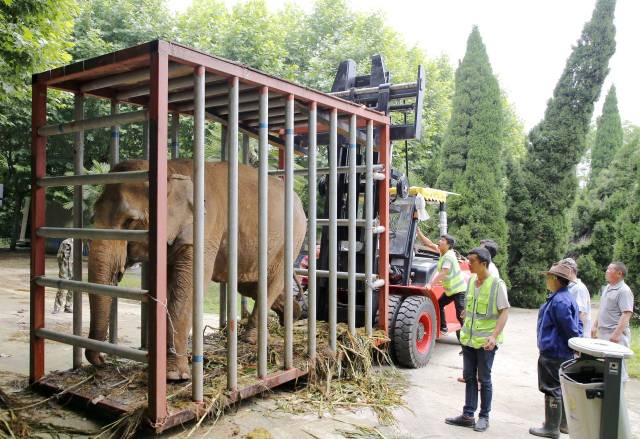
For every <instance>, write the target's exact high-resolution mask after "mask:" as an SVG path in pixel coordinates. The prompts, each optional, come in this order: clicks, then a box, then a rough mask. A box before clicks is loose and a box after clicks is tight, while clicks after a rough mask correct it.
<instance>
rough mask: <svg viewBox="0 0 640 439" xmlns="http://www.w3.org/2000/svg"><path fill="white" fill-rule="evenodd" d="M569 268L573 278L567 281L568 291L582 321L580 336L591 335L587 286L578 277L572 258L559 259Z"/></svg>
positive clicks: (589, 300)
mask: <svg viewBox="0 0 640 439" xmlns="http://www.w3.org/2000/svg"><path fill="white" fill-rule="evenodd" d="M560 263H561V264H564V265H566V266H567V267H569V268H570V269H571V273H572V274H573V278H572V279H571V282H569V292H570V293H571V295H572V296H573V298H574V299H576V303H577V304H578V312H579V313H580V321H581V322H582V336H583V337H591V296H590V295H589V290H588V289H587V286H586V285H585V284H583V283H582V281H581V280H580V278H579V277H578V264H576V261H575V260H574V259H572V258H565V259H563V260H561V261H560Z"/></svg>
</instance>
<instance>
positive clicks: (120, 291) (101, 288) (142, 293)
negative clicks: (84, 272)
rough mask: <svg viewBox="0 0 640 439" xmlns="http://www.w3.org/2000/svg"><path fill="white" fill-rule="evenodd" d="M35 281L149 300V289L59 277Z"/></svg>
mask: <svg viewBox="0 0 640 439" xmlns="http://www.w3.org/2000/svg"><path fill="white" fill-rule="evenodd" d="M34 282H35V283H36V284H38V285H40V286H43V287H50V288H58V289H65V290H73V291H84V292H87V293H92V294H100V295H103V296H110V297H120V298H123V299H130V300H139V301H141V302H147V301H148V297H147V293H149V291H147V290H141V289H138V288H123V287H116V286H113V285H103V284H96V283H92V282H80V281H77V280H69V279H60V278H57V277H46V276H38V277H36V278H35V279H34Z"/></svg>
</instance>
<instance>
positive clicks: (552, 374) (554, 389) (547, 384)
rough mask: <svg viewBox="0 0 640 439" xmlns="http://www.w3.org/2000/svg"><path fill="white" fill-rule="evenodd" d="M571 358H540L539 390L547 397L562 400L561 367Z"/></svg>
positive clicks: (541, 356)
mask: <svg viewBox="0 0 640 439" xmlns="http://www.w3.org/2000/svg"><path fill="white" fill-rule="evenodd" d="M570 359H571V358H551V357H546V356H544V355H542V354H540V356H539V357H538V389H539V390H540V391H541V392H542V393H544V394H545V395H549V396H552V397H554V398H562V390H561V389H560V365H561V364H562V363H564V362H565V361H567V360H570Z"/></svg>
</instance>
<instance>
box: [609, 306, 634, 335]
mask: <svg viewBox="0 0 640 439" xmlns="http://www.w3.org/2000/svg"><path fill="white" fill-rule="evenodd" d="M632 314H633V311H623V312H622V315H621V316H620V320H618V326H616V329H615V330H614V331H613V334H611V337H610V338H609V340H610V341H612V342H614V343H620V337H622V333H623V332H624V330H625V328H626V327H627V326H628V325H629V320H630V319H631V315H632Z"/></svg>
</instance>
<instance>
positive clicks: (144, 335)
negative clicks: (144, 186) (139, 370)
mask: <svg viewBox="0 0 640 439" xmlns="http://www.w3.org/2000/svg"><path fill="white" fill-rule="evenodd" d="M142 158H143V159H144V160H149V123H148V122H147V121H145V122H144V123H143V124H142ZM149 171H151V168H149ZM149 177H151V175H149ZM149 273H151V268H150V267H149V262H143V263H142V264H140V288H141V289H143V290H148V289H149V288H150V287H151V283H150V282H149ZM116 300H117V299H116ZM116 306H117V304H116ZM148 343H149V304H148V303H141V304H140V346H141V347H142V348H146V347H147V346H148Z"/></svg>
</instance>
